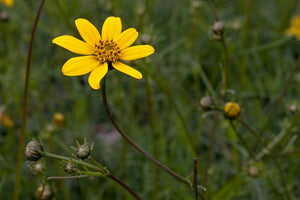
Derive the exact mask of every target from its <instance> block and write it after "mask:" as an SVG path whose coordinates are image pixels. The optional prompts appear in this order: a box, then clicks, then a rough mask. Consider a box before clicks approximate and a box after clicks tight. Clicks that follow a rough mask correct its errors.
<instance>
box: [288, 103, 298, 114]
mask: <svg viewBox="0 0 300 200" xmlns="http://www.w3.org/2000/svg"><path fill="white" fill-rule="evenodd" d="M288 109H289V111H290V112H292V113H296V112H297V111H298V110H299V107H298V105H297V104H295V103H293V104H291V105H289V107H288Z"/></svg>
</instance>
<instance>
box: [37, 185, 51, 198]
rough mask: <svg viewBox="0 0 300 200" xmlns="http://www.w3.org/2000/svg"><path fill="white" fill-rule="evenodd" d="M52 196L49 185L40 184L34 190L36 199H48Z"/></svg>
mask: <svg viewBox="0 0 300 200" xmlns="http://www.w3.org/2000/svg"><path fill="white" fill-rule="evenodd" d="M52 196H53V192H52V190H51V187H50V186H49V185H41V186H40V187H39V188H38V189H37V191H36V197H37V199H38V200H48V199H51V197H52Z"/></svg>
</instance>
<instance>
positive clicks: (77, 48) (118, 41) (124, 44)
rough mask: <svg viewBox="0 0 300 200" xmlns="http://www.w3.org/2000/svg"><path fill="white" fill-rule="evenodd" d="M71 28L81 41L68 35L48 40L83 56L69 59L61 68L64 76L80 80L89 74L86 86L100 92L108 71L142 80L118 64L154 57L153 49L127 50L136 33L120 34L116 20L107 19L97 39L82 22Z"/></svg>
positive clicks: (132, 31)
mask: <svg viewBox="0 0 300 200" xmlns="http://www.w3.org/2000/svg"><path fill="white" fill-rule="evenodd" d="M75 24H76V27H77V30H78V32H79V34H80V35H81V37H82V39H83V40H84V41H81V40H78V39H77V38H75V37H73V36H70V35H63V36H60V37H57V38H55V39H53V40H52V42H53V43H55V44H57V45H59V46H61V47H63V48H65V49H67V50H69V51H71V52H74V53H78V54H82V55H84V56H79V57H74V58H71V59H69V60H68V61H67V62H66V63H65V64H64V65H63V68H62V72H63V74H64V75H67V76H80V75H84V74H87V73H90V72H91V73H90V75H89V79H88V82H89V84H90V86H91V88H93V89H95V90H96V89H99V88H100V81H101V79H102V78H103V77H104V76H105V75H106V73H107V72H108V69H109V68H110V67H112V68H114V69H116V70H118V71H120V72H123V73H125V74H127V75H129V76H132V77H134V78H136V79H141V78H142V74H141V73H140V72H139V71H137V70H136V69H134V68H132V67H130V66H128V65H126V64H124V63H122V62H120V60H124V61H131V60H136V59H139V58H144V57H146V56H149V55H151V54H152V53H154V48H153V47H152V46H150V45H136V46H132V47H129V46H131V45H132V44H133V43H134V42H135V40H136V39H137V37H138V32H137V31H136V29H134V28H128V29H126V30H125V31H123V32H122V23H121V19H120V18H119V17H108V18H107V19H106V20H105V22H104V24H103V26H102V32H101V35H100V33H99V31H98V30H97V29H96V27H95V26H94V25H93V24H91V23H90V22H89V21H88V20H86V19H82V18H80V19H77V20H75Z"/></svg>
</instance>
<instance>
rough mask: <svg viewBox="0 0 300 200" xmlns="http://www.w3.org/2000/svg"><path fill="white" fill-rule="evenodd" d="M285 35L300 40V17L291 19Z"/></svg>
mask: <svg viewBox="0 0 300 200" xmlns="http://www.w3.org/2000/svg"><path fill="white" fill-rule="evenodd" d="M286 34H288V35H292V36H296V38H297V39H298V40H300V15H297V16H295V17H293V18H292V20H291V27H290V28H289V29H287V30H286Z"/></svg>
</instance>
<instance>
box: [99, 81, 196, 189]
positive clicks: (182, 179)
mask: <svg viewBox="0 0 300 200" xmlns="http://www.w3.org/2000/svg"><path fill="white" fill-rule="evenodd" d="M105 82H106V76H105V77H104V78H103V80H102V81H101V83H102V98H103V104H104V108H105V110H106V113H107V115H108V117H109V119H110V121H111V123H112V124H113V125H114V127H115V128H116V130H117V131H118V132H119V134H120V135H121V136H122V137H123V138H124V139H125V140H126V141H127V142H128V143H129V144H130V145H131V146H132V147H133V148H135V149H136V150H137V151H139V152H140V153H141V154H143V155H144V156H145V157H146V158H147V159H149V160H150V161H151V162H153V163H154V164H156V165H157V166H158V167H159V168H161V169H162V170H164V171H165V172H167V173H168V174H170V175H171V176H173V177H174V178H176V179H177V180H179V181H181V182H182V183H185V184H186V185H188V186H189V187H191V188H192V187H193V186H192V185H191V183H190V182H189V181H187V180H186V179H185V178H183V177H181V176H180V175H178V174H177V173H175V172H173V171H172V170H171V169H169V168H168V167H166V166H165V165H163V164H162V163H161V162H159V161H158V160H156V159H155V158H153V157H152V156H151V155H149V154H148V153H146V152H145V151H144V150H143V149H142V148H141V147H139V146H138V145H137V144H136V143H135V142H134V141H133V140H132V139H131V138H129V137H128V136H127V134H126V133H125V132H124V131H122V130H121V128H120V127H119V126H118V124H117V122H116V121H115V120H114V118H113V116H112V114H111V112H110V109H109V107H108V103H107V98H106V84H105Z"/></svg>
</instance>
